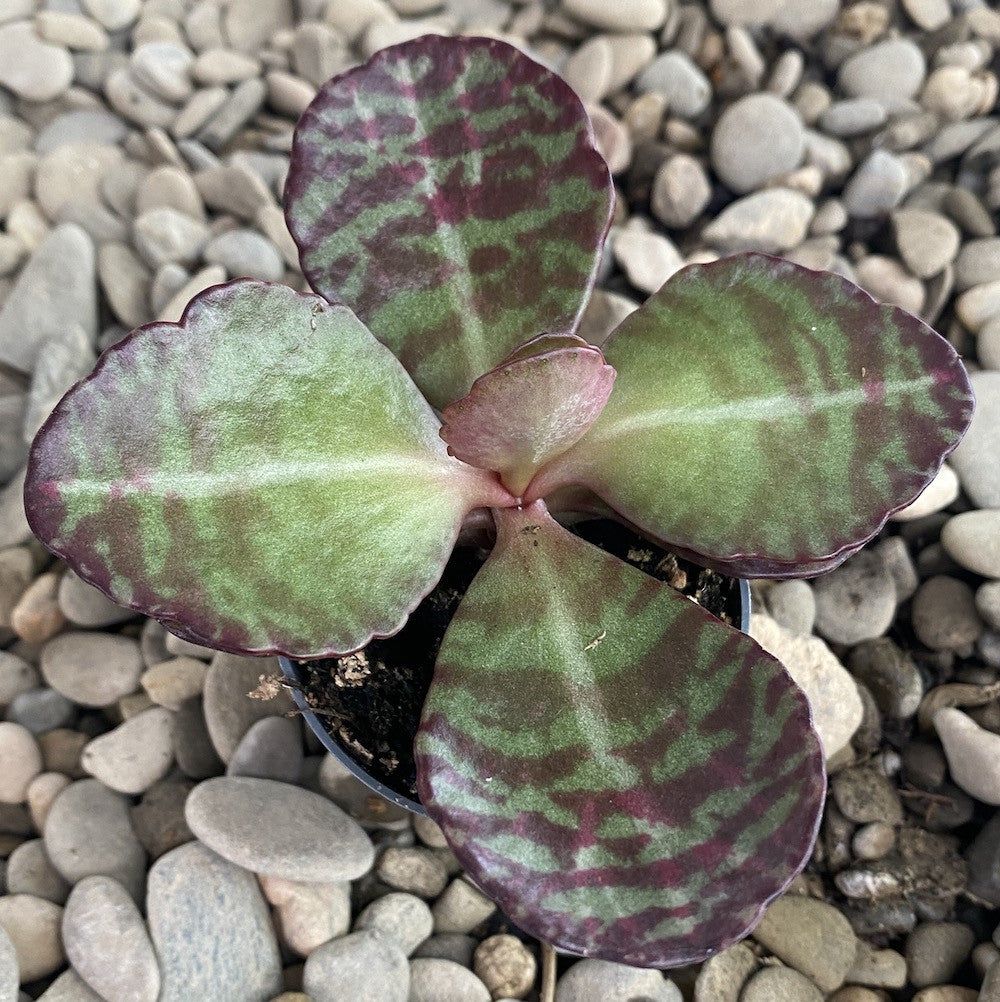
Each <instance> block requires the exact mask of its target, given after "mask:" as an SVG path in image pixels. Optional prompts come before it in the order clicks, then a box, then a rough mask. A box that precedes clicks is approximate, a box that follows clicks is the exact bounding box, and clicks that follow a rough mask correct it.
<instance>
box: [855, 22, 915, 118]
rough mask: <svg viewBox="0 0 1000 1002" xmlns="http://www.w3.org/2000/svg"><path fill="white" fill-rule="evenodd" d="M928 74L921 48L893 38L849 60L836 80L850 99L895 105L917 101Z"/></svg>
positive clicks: (862, 51)
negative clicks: (912, 99) (860, 98)
mask: <svg viewBox="0 0 1000 1002" xmlns="http://www.w3.org/2000/svg"><path fill="white" fill-rule="evenodd" d="M926 72H927V63H926V61H925V60H924V55H923V53H922V52H921V51H920V48H919V47H918V46H917V45H916V44H915V43H913V42H911V41H910V40H909V39H906V38H893V39H888V40H887V41H884V42H879V43H877V44H875V45H872V46H870V47H869V48H867V49H862V50H861V51H860V52H857V53H855V54H854V55H853V56H849V57H848V58H847V59H845V60H844V62H843V63H842V64H841V66H840V71H839V73H838V76H837V80H838V83H839V84H840V87H841V89H842V90H843V91H844V92H845V93H846V94H849V95H850V96H851V97H873V98H875V99H876V100H879V101H883V102H885V103H886V104H889V105H892V104H894V103H896V102H899V101H905V100H906V99H907V98H911V97H914V96H915V95H916V93H917V91H919V90H920V87H921V85H922V84H923V82H924V74H925V73H926Z"/></svg>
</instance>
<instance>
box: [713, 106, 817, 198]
mask: <svg viewBox="0 0 1000 1002" xmlns="http://www.w3.org/2000/svg"><path fill="white" fill-rule="evenodd" d="M804 150H805V130H804V128H803V125H802V119H801V118H799V116H798V114H797V113H796V112H795V111H794V110H793V109H792V108H791V107H790V106H789V105H788V104H787V103H786V102H785V101H783V100H782V99H781V98H780V97H777V96H776V95H774V94H748V95H747V96H746V97H742V98H740V99H739V100H738V101H736V102H735V103H734V104H731V105H730V106H729V107H728V108H727V109H726V110H725V111H724V112H723V113H722V115H721V116H720V117H719V120H718V122H717V123H716V125H715V129H714V130H713V131H712V143H711V156H712V166H713V168H714V169H715V172H716V174H718V175H719V177H720V178H721V180H722V182H723V183H724V184H726V185H727V186H728V187H729V188H730V189H732V190H733V191H735V192H739V193H740V194H743V193H745V192H749V191H755V190H756V189H757V188H760V187H761V186H762V185H763V184H764V183H765V182H767V181H769V180H771V179H772V178H775V177H778V176H779V175H781V174H787V173H788V172H789V171H791V170H794V169H795V168H796V167H798V166H799V164H800V163H801V162H802V155H803V152H804Z"/></svg>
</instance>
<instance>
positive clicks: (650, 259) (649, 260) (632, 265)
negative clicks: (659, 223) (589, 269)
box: [612, 226, 684, 295]
mask: <svg viewBox="0 0 1000 1002" xmlns="http://www.w3.org/2000/svg"><path fill="white" fill-rule="evenodd" d="M612 247H613V251H614V255H615V260H616V261H617V262H618V264H619V266H620V267H621V269H622V270H623V271H624V272H625V274H626V275H627V276H628V280H629V281H630V282H631V283H632V285H634V286H635V287H636V288H637V289H639V290H640V291H642V292H645V293H647V295H652V294H653V293H654V292H656V291H658V290H659V289H660V287H661V286H662V285H663V283H664V282H666V280H667V279H668V278H670V276H671V275H673V274H674V273H675V272H676V271H678V270H679V269H680V268H681V267H683V265H684V259H683V258H682V257H681V255H680V252H679V251H678V250H677V248H676V247H675V246H674V245H673V244H672V243H671V242H670V240H668V239H667V238H666V237H665V236H663V235H662V234H660V233H650V232H649V231H648V230H646V229H644V228H642V227H640V226H626V227H625V228H624V229H622V230H621V231H619V232H618V233H617V234H616V235H615V237H614V241H613V244H612Z"/></svg>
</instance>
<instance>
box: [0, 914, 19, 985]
mask: <svg viewBox="0 0 1000 1002" xmlns="http://www.w3.org/2000/svg"><path fill="white" fill-rule="evenodd" d="M20 981H21V976H20V972H19V971H18V967H17V950H16V949H15V948H14V944H13V942H12V941H11V938H10V936H8V935H7V932H6V930H0V1000H2V1002H17V998H18V994H17V986H18V985H19V984H20Z"/></svg>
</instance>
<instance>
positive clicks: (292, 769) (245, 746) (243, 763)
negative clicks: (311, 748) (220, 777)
mask: <svg viewBox="0 0 1000 1002" xmlns="http://www.w3.org/2000/svg"><path fill="white" fill-rule="evenodd" d="M302 760H303V752H302V724H301V723H300V721H299V720H298V719H297V718H292V717H265V718H264V719H263V720H258V721H257V722H256V723H255V724H252V725H251V726H250V729H249V730H248V731H247V732H246V734H244V735H243V737H242V738H241V739H240V743H239V744H238V745H237V746H236V750H235V751H234V752H233V754H232V757H231V758H230V759H229V763H228V765H227V766H226V775H227V776H254V777H256V778H257V779H273V780H277V781H278V782H281V783H298V781H299V779H300V778H301V776H302Z"/></svg>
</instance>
